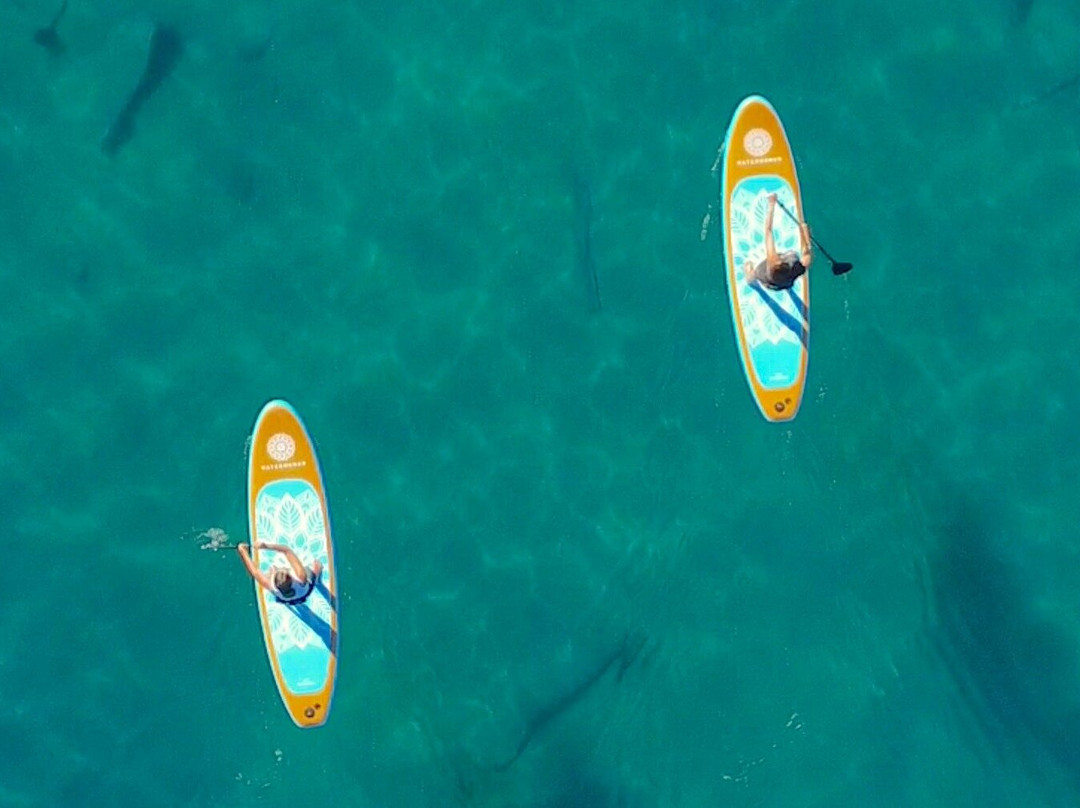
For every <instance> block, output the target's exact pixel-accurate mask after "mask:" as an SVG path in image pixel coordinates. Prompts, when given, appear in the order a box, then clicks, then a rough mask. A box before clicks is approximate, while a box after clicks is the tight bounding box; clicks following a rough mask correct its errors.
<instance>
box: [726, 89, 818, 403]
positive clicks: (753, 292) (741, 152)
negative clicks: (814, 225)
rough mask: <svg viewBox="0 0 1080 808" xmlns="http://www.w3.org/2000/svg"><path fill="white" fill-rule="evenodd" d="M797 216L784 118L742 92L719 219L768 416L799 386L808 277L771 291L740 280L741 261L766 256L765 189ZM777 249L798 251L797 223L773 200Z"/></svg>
mask: <svg viewBox="0 0 1080 808" xmlns="http://www.w3.org/2000/svg"><path fill="white" fill-rule="evenodd" d="M772 193H775V194H776V195H777V199H778V201H779V202H780V203H781V204H783V205H785V206H786V207H787V209H788V210H790V211H791V212H792V213H793V214H795V215H796V216H800V211H801V210H802V196H801V194H800V192H799V179H798V176H797V175H796V173H795V159H794V157H793V156H792V153H791V145H790V144H789V143H788V139H787V135H786V134H785V132H784V126H783V124H782V123H781V122H780V117H779V116H778V115H777V114H776V110H775V109H773V107H772V105H771V104H770V103H769V102H768V101H766V100H765V99H764V98H762V97H761V96H760V95H751V96H749V97H748V98H746V99H744V100H743V101H742V103H740V104H739V106H738V108H737V109H736V110H735V114H734V115H733V116H732V118H731V124H730V125H729V126H728V130H727V134H726V136H725V137H724V146H723V172H722V174H721V177H720V210H721V220H722V222H723V226H724V261H725V264H726V269H727V287H728V297H729V298H730V300H731V319H732V322H733V324H734V326H735V340H736V342H737V343H738V349H739V358H740V359H741V360H742V365H743V371H744V372H745V374H746V381H747V383H748V384H749V386H750V393H751V395H752V396H753V397H754V401H755V402H756V403H757V405H758V408H759V409H760V410H761V414H762V415H764V416H765V418H766V420H768V421H790V420H791V419H792V418H794V417H795V415H796V414H797V413H798V411H799V405H800V404H801V403H802V397H803V389H804V388H805V386H806V365H807V360H808V358H809V345H810V282H809V279H808V277H807V275H808V273H806V274H803V275H802V276H801V277H800V278H799V279H798V280H796V281H795V285H794V286H793V287H792V288H791V289H785V290H782V291H772V290H770V289H766V288H765V287H764V286H762V285H761V284H759V283H755V284H753V285H750V284H748V283H747V282H746V273H745V266H746V264H747V262H750V264H751V266H757V264H758V263H760V262H761V261H764V260H765V214H766V211H767V210H768V205H769V202H768V196H769V194H772ZM773 239H774V241H775V243H776V251H777V252H780V253H783V252H785V251H787V250H795V251H796V252H798V251H799V249H800V246H799V228H798V225H797V224H796V223H795V222H794V221H792V219H791V217H790V216H788V215H787V214H786V213H784V211H782V210H781V209H780V206H779V205H777V207H776V213H775V214H774V215H773Z"/></svg>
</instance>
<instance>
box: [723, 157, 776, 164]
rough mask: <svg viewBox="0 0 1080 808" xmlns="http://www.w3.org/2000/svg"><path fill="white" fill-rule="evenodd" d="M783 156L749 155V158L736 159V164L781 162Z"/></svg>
mask: <svg viewBox="0 0 1080 808" xmlns="http://www.w3.org/2000/svg"><path fill="white" fill-rule="evenodd" d="M783 161H784V158H782V157H751V158H750V159H749V160H736V161H735V165H737V166H761V165H767V164H769V163H782V162H783Z"/></svg>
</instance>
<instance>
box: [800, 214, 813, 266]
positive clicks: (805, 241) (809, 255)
mask: <svg viewBox="0 0 1080 808" xmlns="http://www.w3.org/2000/svg"><path fill="white" fill-rule="evenodd" d="M799 240H800V241H801V242H802V255H801V256H800V257H799V263H800V264H802V265H803V266H804V267H806V268H807V269H810V262H811V261H813V260H814V251H813V250H811V249H810V225H808V224H807V223H806V220H805V219H804V220H803V221H801V222H799Z"/></svg>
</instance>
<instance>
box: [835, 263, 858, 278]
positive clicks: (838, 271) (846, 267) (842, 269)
mask: <svg viewBox="0 0 1080 808" xmlns="http://www.w3.org/2000/svg"><path fill="white" fill-rule="evenodd" d="M854 268H855V266H854V264H843V263H841V264H833V265H832V274H833V275H845V274H847V273H848V272H851V270H853V269H854Z"/></svg>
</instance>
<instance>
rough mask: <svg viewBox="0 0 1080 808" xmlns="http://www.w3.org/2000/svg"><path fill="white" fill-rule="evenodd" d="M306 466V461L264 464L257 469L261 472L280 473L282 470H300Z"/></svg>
mask: <svg viewBox="0 0 1080 808" xmlns="http://www.w3.org/2000/svg"><path fill="white" fill-rule="evenodd" d="M306 465H307V461H306V460H294V461H293V462H291V463H265V464H263V465H261V466H259V468H260V469H261V470H263V471H281V470H282V469H300V468H303V467H304V466H306Z"/></svg>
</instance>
